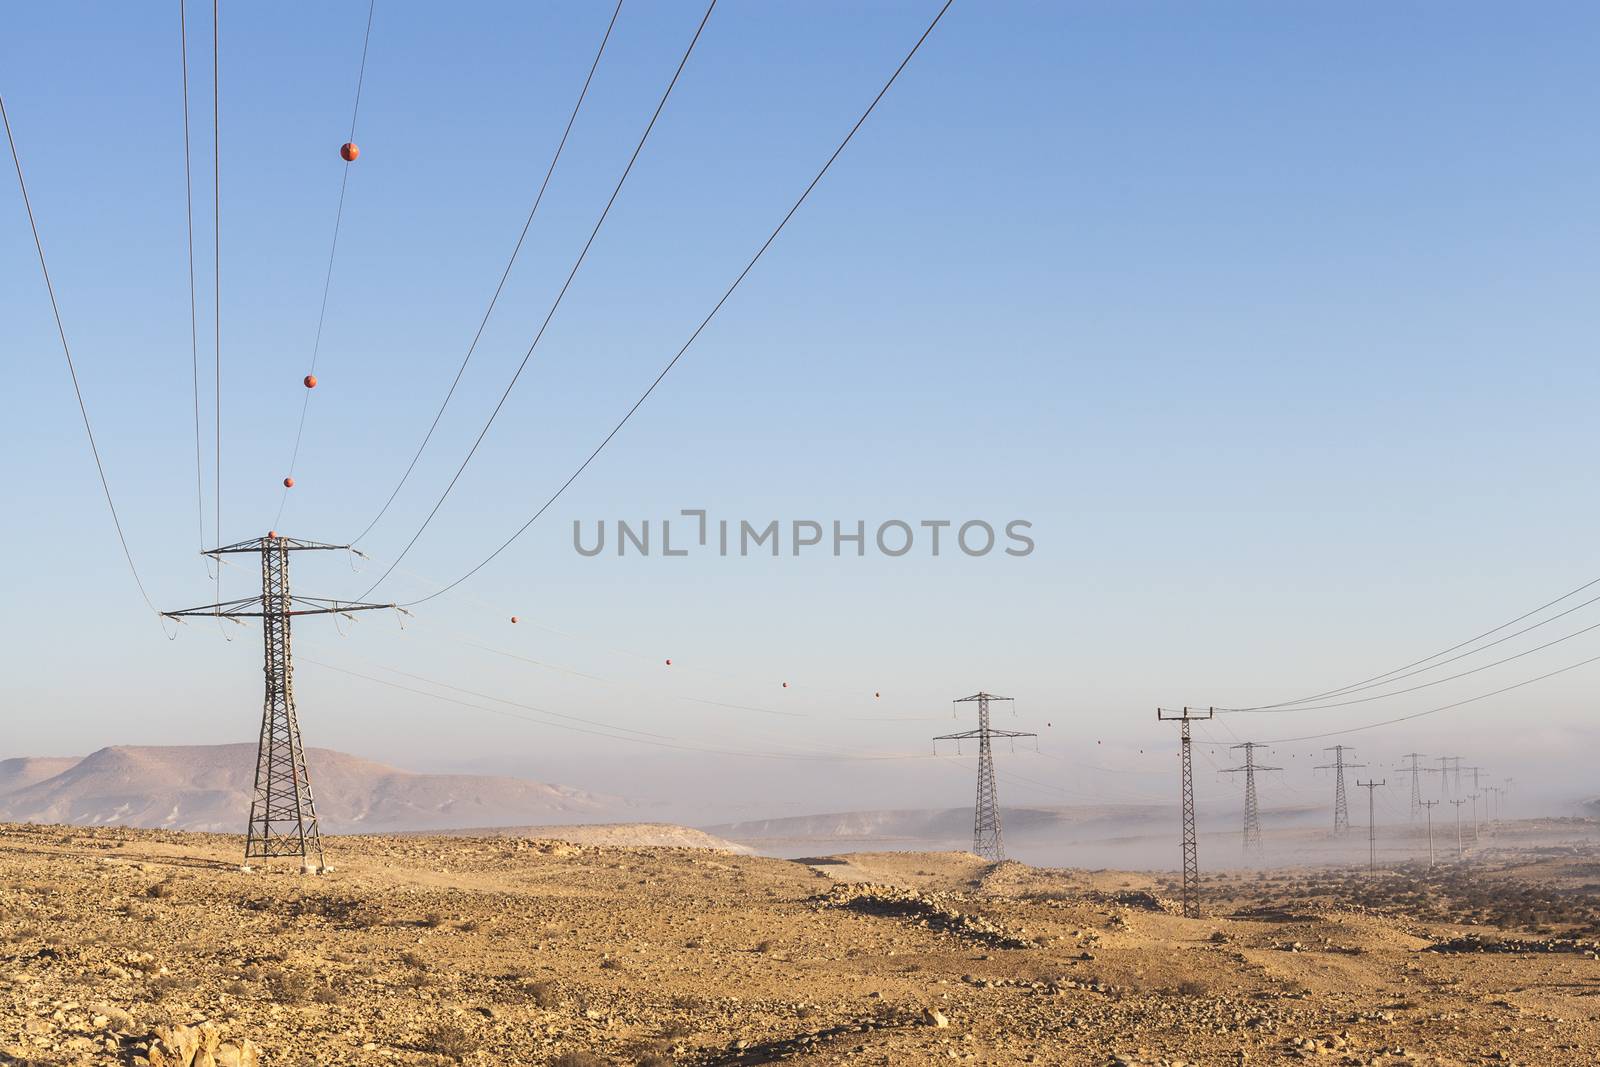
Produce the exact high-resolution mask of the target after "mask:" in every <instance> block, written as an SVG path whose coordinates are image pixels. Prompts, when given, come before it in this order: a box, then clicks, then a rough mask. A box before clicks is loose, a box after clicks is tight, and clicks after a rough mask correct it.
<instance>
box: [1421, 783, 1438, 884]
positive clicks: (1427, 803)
mask: <svg viewBox="0 0 1600 1067" xmlns="http://www.w3.org/2000/svg"><path fill="white" fill-rule="evenodd" d="M1437 803H1439V802H1438V801H1437V800H1424V801H1423V802H1422V806H1423V808H1425V809H1426V810H1427V812H1428V866H1429V867H1430V868H1431V867H1432V866H1433V806H1434V805H1435V804H1437Z"/></svg>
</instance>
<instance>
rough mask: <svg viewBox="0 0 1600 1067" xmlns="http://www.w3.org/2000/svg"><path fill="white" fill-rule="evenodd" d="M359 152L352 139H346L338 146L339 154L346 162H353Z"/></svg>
mask: <svg viewBox="0 0 1600 1067" xmlns="http://www.w3.org/2000/svg"><path fill="white" fill-rule="evenodd" d="M360 154H361V149H359V148H357V147H356V143H355V142H354V141H346V142H345V143H344V144H342V145H340V146H339V155H341V156H343V157H344V161H345V162H346V163H354V162H355V161H356V157H357V156H359V155H360Z"/></svg>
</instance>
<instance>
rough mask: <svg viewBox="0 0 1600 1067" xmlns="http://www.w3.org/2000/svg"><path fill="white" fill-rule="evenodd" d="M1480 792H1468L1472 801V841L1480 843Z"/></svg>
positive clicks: (1468, 797) (1468, 796)
mask: <svg viewBox="0 0 1600 1067" xmlns="http://www.w3.org/2000/svg"><path fill="white" fill-rule="evenodd" d="M1479 796H1480V794H1478V793H1469V794H1467V799H1468V800H1470V801H1472V843H1473V844H1474V845H1476V844H1477V843H1478V797H1479Z"/></svg>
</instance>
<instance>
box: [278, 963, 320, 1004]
mask: <svg viewBox="0 0 1600 1067" xmlns="http://www.w3.org/2000/svg"><path fill="white" fill-rule="evenodd" d="M268 988H269V989H270V990H271V992H272V999H274V1000H276V1001H279V1002H280V1003H283V1004H304V1003H305V1002H306V1000H307V999H308V998H309V997H310V996H311V981H310V979H308V978H306V976H305V975H303V974H295V973H294V972H293V971H279V972H277V973H276V974H275V975H273V977H272V980H271V982H270V983H269V985H268Z"/></svg>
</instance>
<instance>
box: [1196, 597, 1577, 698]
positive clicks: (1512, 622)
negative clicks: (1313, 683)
mask: <svg viewBox="0 0 1600 1067" xmlns="http://www.w3.org/2000/svg"><path fill="white" fill-rule="evenodd" d="M1594 585H1600V578H1591V579H1590V580H1589V581H1587V582H1584V583H1583V584H1582V585H1580V586H1578V587H1577V588H1576V589H1572V590H1570V591H1568V592H1565V593H1562V594H1561V595H1560V596H1558V597H1556V598H1555V599H1554V600H1551V601H1549V602H1547V603H1544V604H1540V605H1539V606H1538V607H1536V608H1534V609H1533V610H1532V611H1528V612H1524V613H1523V614H1521V615H1518V616H1517V617H1516V618H1514V619H1512V620H1510V621H1509V622H1503V623H1501V624H1500V625H1499V626H1496V627H1495V628H1494V629H1492V630H1485V631H1484V632H1483V633H1481V634H1479V635H1478V636H1476V637H1472V638H1468V639H1467V640H1465V641H1462V642H1460V643H1459V644H1455V645H1451V646H1450V647H1449V648H1446V649H1441V650H1440V651H1438V652H1435V653H1434V654H1433V655H1431V656H1424V657H1423V658H1421V659H1419V660H1413V661H1412V662H1410V663H1407V664H1405V665H1404V666H1401V667H1396V668H1394V669H1393V670H1389V671H1384V672H1383V673H1382V674H1375V675H1373V676H1372V677H1371V678H1363V679H1361V680H1360V681H1359V682H1351V683H1350V684H1349V685H1342V686H1339V687H1338V688H1337V689H1328V690H1325V691H1323V692H1321V693H1312V694H1311V695H1310V696H1303V697H1299V698H1297V699H1295V700H1285V701H1281V702H1279V703H1277V704H1258V705H1256V706H1255V707H1250V708H1218V709H1217V710H1218V711H1264V710H1266V709H1268V708H1282V707H1288V706H1289V705H1291V704H1306V703H1309V702H1311V701H1313V700H1322V699H1324V698H1326V697H1332V696H1339V695H1341V694H1343V693H1346V692H1350V691H1353V690H1355V689H1356V687H1357V686H1363V685H1366V684H1367V683H1368V682H1379V681H1382V680H1383V679H1386V678H1389V677H1390V676H1391V675H1395V674H1399V673H1400V672H1401V671H1406V670H1410V669H1411V668H1412V667H1419V666H1421V665H1422V664H1424V663H1427V662H1429V661H1431V660H1436V659H1438V658H1439V657H1440V656H1447V655H1449V654H1450V653H1452V652H1455V651H1457V650H1458V649H1462V648H1466V647H1467V646H1468V645H1471V644H1476V643H1477V642H1479V641H1481V640H1483V639H1484V638H1485V637H1488V636H1490V635H1491V634H1497V633H1499V632H1500V631H1501V630H1504V629H1505V628H1506V627H1508V626H1515V625H1516V624H1517V623H1519V622H1521V621H1522V620H1524V619H1530V618H1532V617H1533V616H1535V615H1537V614H1539V612H1541V611H1543V610H1545V609H1546V608H1553V607H1555V606H1556V605H1557V604H1559V603H1561V602H1562V601H1563V600H1567V599H1569V598H1571V597H1574V596H1577V595H1578V594H1579V593H1581V592H1583V591H1584V590H1585V589H1588V588H1590V587H1591V586H1594ZM1588 603H1591V604H1592V603H1594V601H1592V600H1591V601H1588ZM1583 606H1584V605H1582V604H1580V605H1579V607H1583ZM1573 610H1576V609H1573ZM1562 614H1568V613H1567V612H1563V613H1562ZM1560 617H1561V616H1560V615H1557V616H1555V618H1558V619H1559V618H1560Z"/></svg>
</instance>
